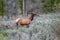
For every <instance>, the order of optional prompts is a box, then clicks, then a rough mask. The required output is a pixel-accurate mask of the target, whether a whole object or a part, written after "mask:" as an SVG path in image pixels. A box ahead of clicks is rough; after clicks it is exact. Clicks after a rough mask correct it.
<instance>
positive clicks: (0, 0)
mask: <svg viewBox="0 0 60 40" xmlns="http://www.w3.org/2000/svg"><path fill="white" fill-rule="evenodd" d="M4 8H5V2H4V0H0V15H3V13H4Z"/></svg>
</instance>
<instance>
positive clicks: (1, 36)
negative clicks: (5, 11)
mask: <svg viewBox="0 0 60 40" xmlns="http://www.w3.org/2000/svg"><path fill="white" fill-rule="evenodd" d="M0 40H8V36H7V30H0Z"/></svg>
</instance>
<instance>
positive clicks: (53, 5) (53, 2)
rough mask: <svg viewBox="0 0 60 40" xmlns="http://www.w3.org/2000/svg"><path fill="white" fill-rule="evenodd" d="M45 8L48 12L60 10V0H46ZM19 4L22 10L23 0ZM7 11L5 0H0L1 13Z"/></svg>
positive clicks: (19, 0)
mask: <svg viewBox="0 0 60 40" xmlns="http://www.w3.org/2000/svg"><path fill="white" fill-rule="evenodd" d="M43 2H44V10H45V12H46V13H48V12H57V11H58V12H59V11H60V0H44V1H43ZM17 5H18V6H19V9H20V10H21V11H22V0H18V2H17ZM4 11H5V0H0V15H4ZM29 12H30V11H29Z"/></svg>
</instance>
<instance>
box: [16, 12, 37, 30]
mask: <svg viewBox="0 0 60 40" xmlns="http://www.w3.org/2000/svg"><path fill="white" fill-rule="evenodd" d="M35 15H36V13H34V12H32V13H31V17H29V16H28V17H25V18H17V19H16V26H17V29H18V27H19V26H21V25H26V26H27V27H29V24H30V23H31V21H32V20H33V18H34V16H35Z"/></svg>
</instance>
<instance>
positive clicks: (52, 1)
mask: <svg viewBox="0 0 60 40" xmlns="http://www.w3.org/2000/svg"><path fill="white" fill-rule="evenodd" d="M59 7H60V0H45V5H44V9H45V12H56V11H59V10H60V9H59Z"/></svg>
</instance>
